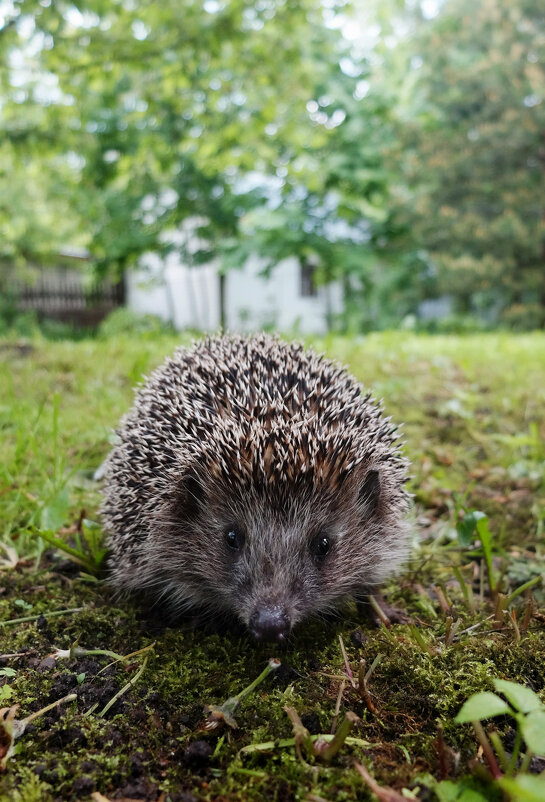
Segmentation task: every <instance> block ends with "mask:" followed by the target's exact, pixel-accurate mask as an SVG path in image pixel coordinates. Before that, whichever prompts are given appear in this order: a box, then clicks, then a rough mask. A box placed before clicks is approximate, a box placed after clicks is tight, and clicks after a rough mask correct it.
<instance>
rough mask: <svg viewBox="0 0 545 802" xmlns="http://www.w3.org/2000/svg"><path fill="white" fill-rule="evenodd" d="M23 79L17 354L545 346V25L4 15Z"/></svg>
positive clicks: (319, 7) (1, 325) (531, 18)
mask: <svg viewBox="0 0 545 802" xmlns="http://www.w3.org/2000/svg"><path fill="white" fill-rule="evenodd" d="M0 59H1V60H0V69H1V72H0V108H1V122H0V136H1V148H0V271H1V272H0V294H1V301H0V334H6V333H10V332H15V333H16V334H17V333H18V334H28V333H32V331H34V330H35V329H41V330H42V331H44V332H46V333H47V332H49V333H50V334H51V335H52V336H56V335H59V336H64V335H66V334H67V333H77V332H85V333H89V332H93V331H96V330H100V328H101V327H102V329H103V330H108V328H109V329H110V330H112V331H115V330H116V328H119V329H123V328H124V326H129V325H133V324H134V321H135V320H136V319H141V320H142V321H143V322H142V325H144V326H145V325H149V326H159V327H161V326H166V327H169V326H170V327H174V328H176V329H185V328H189V329H193V330H214V329H217V328H218V327H219V326H224V327H227V328H230V329H235V330H253V329H262V328H265V329H279V330H281V331H287V332H301V333H308V334H323V333H326V332H328V331H339V332H346V333H359V332H366V331H369V330H380V329H389V328H398V327H403V328H406V329H415V330H425V331H444V332H448V331H466V330H477V331H479V330H484V329H492V328H504V329H511V330H527V329H535V328H542V327H543V326H544V324H545V280H544V265H545V224H544V220H545V218H544V215H545V192H544V169H545V102H544V94H545V17H544V14H543V3H542V0H510V2H505V0H405V2H401V0H380V1H379V0H367V1H366V2H364V1H363V0H355V2H353V3H349V2H344V0H298V1H297V2H293V0H254V2H249V1H248V0H223V2H221V1H220V0H205V2H192V0H184V2H180V0H161V2H157V3H152V2H149V0H81V1H80V2H66V1H65V0H39V2H38V1H37V0H3V1H2V2H0ZM138 316H141V317H140V318H138ZM142 316H143V317H142Z"/></svg>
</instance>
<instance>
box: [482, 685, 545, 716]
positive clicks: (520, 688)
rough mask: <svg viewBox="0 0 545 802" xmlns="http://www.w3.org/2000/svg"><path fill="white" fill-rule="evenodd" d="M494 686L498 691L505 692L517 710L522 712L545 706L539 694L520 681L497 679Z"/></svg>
mask: <svg viewBox="0 0 545 802" xmlns="http://www.w3.org/2000/svg"><path fill="white" fill-rule="evenodd" d="M494 688H495V689H496V690H497V691H498V693H503V695H504V696H505V697H506V699H507V700H508V701H509V702H510V703H511V704H512V705H513V707H514V708H515V710H518V711H519V712H520V713H529V712H530V711H531V710H539V709H542V708H543V704H542V702H541V700H540V698H539V696H538V695H537V694H536V693H534V692H533V691H532V690H530V688H527V687H526V686H525V685H520V683H518V682H509V681H508V680H506V679H495V680H494Z"/></svg>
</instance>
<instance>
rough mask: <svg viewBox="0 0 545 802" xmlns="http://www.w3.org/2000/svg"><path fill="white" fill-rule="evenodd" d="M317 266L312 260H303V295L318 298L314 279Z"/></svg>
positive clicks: (303, 296)
mask: <svg viewBox="0 0 545 802" xmlns="http://www.w3.org/2000/svg"><path fill="white" fill-rule="evenodd" d="M315 272H316V266H315V265H313V264H311V263H310V262H301V297H302V298H316V296H317V295H318V290H317V288H316V282H315V280H314V274H315Z"/></svg>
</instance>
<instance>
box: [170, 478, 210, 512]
mask: <svg viewBox="0 0 545 802" xmlns="http://www.w3.org/2000/svg"><path fill="white" fill-rule="evenodd" d="M205 496H206V494H205V490H204V487H203V486H202V483H201V482H200V481H199V479H198V478H197V477H196V476H194V475H193V474H187V476H184V478H183V479H182V481H181V482H180V488H179V496H178V505H177V506H178V512H179V515H180V516H183V517H184V518H194V517H195V516H196V515H197V514H198V513H199V512H200V510H201V508H202V506H203V504H204V500H205Z"/></svg>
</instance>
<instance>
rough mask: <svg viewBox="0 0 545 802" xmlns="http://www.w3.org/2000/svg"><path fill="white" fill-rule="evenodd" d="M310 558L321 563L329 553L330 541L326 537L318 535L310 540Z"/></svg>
mask: <svg viewBox="0 0 545 802" xmlns="http://www.w3.org/2000/svg"><path fill="white" fill-rule="evenodd" d="M310 550H311V552H312V556H313V557H314V559H315V560H317V561H318V562H321V561H322V560H323V559H325V557H327V555H328V554H329V552H330V551H331V540H330V538H328V536H327V535H324V534H323V533H320V534H319V535H316V537H315V538H314V539H313V540H312V542H311V544H310Z"/></svg>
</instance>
